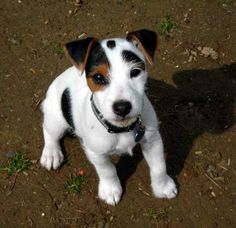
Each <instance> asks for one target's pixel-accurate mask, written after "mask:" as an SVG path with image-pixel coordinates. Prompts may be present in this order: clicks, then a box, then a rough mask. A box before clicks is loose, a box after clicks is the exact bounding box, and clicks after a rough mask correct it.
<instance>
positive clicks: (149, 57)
mask: <svg viewBox="0 0 236 228" xmlns="http://www.w3.org/2000/svg"><path fill="white" fill-rule="evenodd" d="M130 38H131V41H132V42H133V44H134V45H135V46H136V47H137V48H138V49H139V50H140V51H141V52H142V53H143V55H144V57H145V58H146V59H147V61H148V62H149V64H150V65H151V66H153V64H154V61H153V57H152V56H150V55H149V54H148V53H147V51H146V50H145V48H144V47H143V45H142V43H141V42H140V41H139V39H138V38H137V37H136V36H134V35H130Z"/></svg>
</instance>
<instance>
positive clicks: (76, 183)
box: [65, 175, 85, 194]
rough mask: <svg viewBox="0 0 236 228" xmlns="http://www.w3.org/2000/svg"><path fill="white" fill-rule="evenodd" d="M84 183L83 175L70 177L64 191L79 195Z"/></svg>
mask: <svg viewBox="0 0 236 228" xmlns="http://www.w3.org/2000/svg"><path fill="white" fill-rule="evenodd" d="M84 182H85V176H84V175H78V176H74V175H71V176H70V179H69V180H68V181H67V182H66V183H65V189H66V190H67V191H68V192H73V193H77V194H79V193H80V192H81V187H82V185H83V184H84Z"/></svg>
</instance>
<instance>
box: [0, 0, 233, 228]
mask: <svg viewBox="0 0 236 228" xmlns="http://www.w3.org/2000/svg"><path fill="white" fill-rule="evenodd" d="M0 12H1V14H0V26H1V30H0V31H1V37H0V41H1V48H0V50H1V59H0V65H1V68H0V73H1V78H0V88H1V89H0V153H1V154H0V159H1V162H0V163H1V164H2V163H5V162H6V161H7V156H6V155H7V153H8V152H9V151H21V152H24V153H26V154H27V156H28V157H29V158H30V159H31V160H32V162H33V164H32V165H31V166H30V169H29V170H28V171H26V172H24V173H20V174H17V175H13V176H11V177H8V176H7V175H6V174H5V173H4V172H1V173H0V227H19V226H21V227H30V226H32V227H99V228H101V227H106V228H107V227H236V216H235V215H236V208H235V206H236V164H235V163H236V155H235V152H236V126H235V125H234V123H235V95H236V94H235V93H236V84H235V83H236V63H235V62H236V54H235V53H236V45H235V40H236V29H235V28H236V15H235V14H236V2H235V1H233V0H216V1H210V0H203V1H194V0H190V1H184V0H179V1H174V0H173V1H170V0H169V1H165V0H162V1H139V0H137V1H132V0H130V1H122V0H121V1H118V0H117V1H115V0H114V1H107V2H105V1H100V0H99V1H74V0H57V1H56V0H38V1H29V0H14V1H13V0H12V1H8V0H1V2H0ZM167 14H169V15H171V18H172V20H173V21H174V22H175V23H176V24H177V27H176V28H175V29H174V30H173V31H172V32H171V34H169V35H168V36H167V37H164V36H160V39H159V48H158V51H157V54H156V59H155V66H154V67H153V68H150V79H149V82H148V89H149V90H148V94H149V97H150V98H151V100H152V103H153V105H154V106H155V108H156V110H157V113H158V115H159V118H160V121H161V133H162V135H163V138H164V144H165V151H166V153H167V163H168V170H169V173H170V174H171V175H173V176H174V177H175V178H176V181H177V183H178V186H179V195H178V197H177V198H176V199H173V200H160V199H156V198H154V197H153V196H152V193H151V189H150V180H149V171H148V167H147V164H146V162H145V161H144V159H143V157H142V155H141V153H140V151H139V150H138V149H137V151H136V153H135V155H134V157H126V156H125V157H122V158H120V159H118V158H115V160H116V161H117V169H118V173H119V176H120V177H121V180H122V183H123V185H124V195H123V198H122V200H121V202H120V203H119V204H118V205H117V206H116V207H111V206H107V205H106V204H104V203H103V202H101V201H100V200H99V199H98V198H97V184H98V179H97V176H96V174H95V171H94V169H93V167H92V165H90V163H89V162H88V161H87V159H86V158H85V156H84V153H83V152H82V149H81V148H80V144H79V142H78V140H76V139H70V138H66V139H65V141H64V146H65V148H66V152H67V155H68V162H67V163H66V164H65V165H64V166H63V167H62V169H60V170H59V171H51V172H47V171H46V170H44V169H42V168H40V167H39V165H38V164H37V163H36V164H35V161H36V160H38V159H39V157H40V153H41V150H42V147H43V140H42V129H41V113H40V110H39V102H40V101H41V100H42V99H43V97H44V94H45V91H46V90H47V88H48V86H49V84H50V83H51V82H52V80H53V79H54V78H55V77H56V76H57V75H58V74H59V73H60V72H62V71H64V70H65V69H66V68H67V67H69V66H70V63H69V61H67V60H66V58H65V57H64V55H63V54H62V53H61V49H60V48H59V47H60V46H59V45H60V43H65V42H68V41H71V40H74V39H78V38H79V37H81V36H83V35H84V34H85V36H86V35H89V36H95V37H98V38H107V37H116V36H121V37H124V36H125V34H126V32H127V31H133V30H136V29H140V28H149V29H152V30H155V31H158V30H159V24H160V22H161V20H162V19H163V18H164V17H165V16H166V15H167ZM203 47H209V48H212V49H213V52H214V55H211V54H210V53H211V51H212V49H207V48H206V49H204V50H206V51H207V52H208V54H207V53H206V54H204V53H205V52H204V51H203V49H202V48H203ZM209 50H210V51H209ZM207 55H210V56H207ZM81 167H82V168H83V169H84V171H85V176H86V183H85V184H84V186H83V187H82V191H81V193H80V194H79V195H76V194H72V193H67V192H66V191H65V189H64V183H65V182H66V181H67V180H68V177H69V176H70V175H71V174H76V173H77V172H78V170H79V169H80V168H81ZM151 211H152V212H153V211H154V212H153V213H151Z"/></svg>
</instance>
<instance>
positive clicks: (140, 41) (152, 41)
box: [126, 29, 157, 65]
mask: <svg viewBox="0 0 236 228" xmlns="http://www.w3.org/2000/svg"><path fill="white" fill-rule="evenodd" d="M126 39H127V40H128V41H131V42H132V43H133V44H134V45H135V46H137V47H138V49H139V50H140V51H141V52H142V53H143V54H144V56H145V58H146V59H147V61H148V62H149V63H150V64H151V65H153V60H154V54H155V50H156V47H157V34H156V33H155V32H153V31H150V30H147V29H141V30H138V31H134V32H130V33H128V35H127V37H126Z"/></svg>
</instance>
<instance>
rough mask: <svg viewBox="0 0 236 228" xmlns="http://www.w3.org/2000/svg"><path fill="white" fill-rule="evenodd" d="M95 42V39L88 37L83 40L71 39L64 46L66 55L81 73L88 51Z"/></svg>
mask: <svg viewBox="0 0 236 228" xmlns="http://www.w3.org/2000/svg"><path fill="white" fill-rule="evenodd" d="M97 42H98V41H97V39H95V38H93V37H88V38H86V39H83V40H76V41H72V42H70V43H67V44H66V45H65V46H64V52H65V54H66V56H67V57H68V58H69V60H70V61H71V62H72V64H73V65H74V66H76V67H77V68H78V69H79V70H80V71H81V74H82V73H83V72H84V69H85V66H86V63H87V60H88V57H89V53H90V52H91V49H92V47H93V46H94V44H95V43H97Z"/></svg>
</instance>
